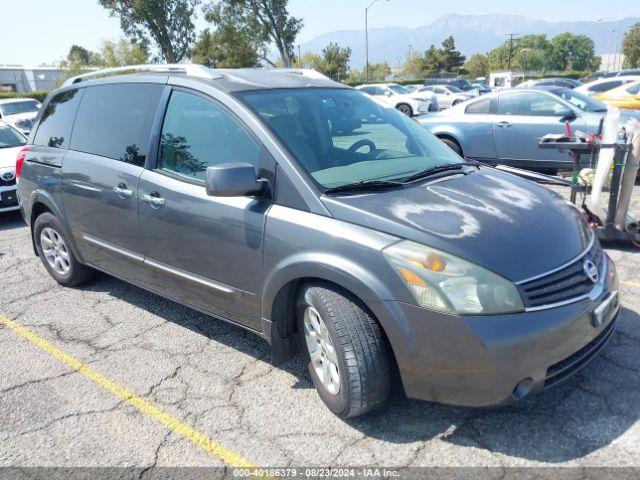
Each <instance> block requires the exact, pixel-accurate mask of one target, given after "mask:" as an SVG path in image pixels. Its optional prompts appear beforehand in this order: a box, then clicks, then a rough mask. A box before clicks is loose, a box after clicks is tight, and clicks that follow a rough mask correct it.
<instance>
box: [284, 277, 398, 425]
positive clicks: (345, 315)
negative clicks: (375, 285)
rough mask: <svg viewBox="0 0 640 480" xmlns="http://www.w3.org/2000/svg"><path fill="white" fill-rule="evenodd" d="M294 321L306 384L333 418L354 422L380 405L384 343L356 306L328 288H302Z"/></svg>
mask: <svg viewBox="0 0 640 480" xmlns="http://www.w3.org/2000/svg"><path fill="white" fill-rule="evenodd" d="M297 321H298V332H299V335H300V341H301V343H302V350H303V352H304V354H305V356H306V359H307V361H308V367H309V373H310V375H311V380H312V381H313V384H314V386H315V387H316V390H317V391H318V394H319V395H320V398H321V399H322V401H323V402H324V403H325V405H327V407H328V408H329V409H330V410H331V411H332V412H333V413H335V414H336V415H338V416H340V417H342V418H348V417H355V416H357V415H362V414H364V413H366V412H369V411H371V410H373V409H374V408H376V407H378V406H380V405H381V404H383V403H384V402H385V401H386V399H387V397H388V396H389V389H390V377H391V373H390V354H389V349H388V346H387V341H386V338H385V337H384V333H383V332H382V329H381V328H380V325H379V324H378V323H377V322H376V320H375V319H373V318H372V317H371V315H369V314H368V313H367V311H366V310H365V308H364V306H363V305H362V304H361V302H359V301H358V300H357V299H355V298H352V297H351V296H349V295H348V294H346V293H344V292H341V291H340V290H338V289H336V288H334V287H333V286H331V285H325V284H318V285H307V286H306V287H305V288H303V289H302V292H301V294H300V296H299V298H298V307H297Z"/></svg>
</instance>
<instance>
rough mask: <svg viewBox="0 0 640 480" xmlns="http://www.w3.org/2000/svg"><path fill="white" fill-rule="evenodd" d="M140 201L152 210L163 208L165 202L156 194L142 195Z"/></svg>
mask: <svg viewBox="0 0 640 480" xmlns="http://www.w3.org/2000/svg"><path fill="white" fill-rule="evenodd" d="M142 200H144V201H145V202H147V203H148V204H149V205H150V206H151V207H152V208H160V207H164V204H165V203H167V201H166V200H165V199H164V198H162V197H161V196H160V194H159V193H158V192H151V193H150V194H148V195H147V194H144V195H142Z"/></svg>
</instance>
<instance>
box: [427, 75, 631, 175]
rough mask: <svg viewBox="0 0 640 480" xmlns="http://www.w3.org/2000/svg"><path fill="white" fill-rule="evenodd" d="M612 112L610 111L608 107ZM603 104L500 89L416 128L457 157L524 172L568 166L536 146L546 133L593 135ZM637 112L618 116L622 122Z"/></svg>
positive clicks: (563, 92) (566, 92)
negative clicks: (577, 132) (434, 137)
mask: <svg viewBox="0 0 640 480" xmlns="http://www.w3.org/2000/svg"><path fill="white" fill-rule="evenodd" d="M609 108H611V107H609ZM606 114H607V106H606V105H605V104H604V103H602V102H599V101H598V100H595V99H593V98H590V97H587V96H586V95H583V94H580V93H578V92H575V91H574V90H571V89H568V88H562V87H546V88H545V87H538V88H535V89H526V88H519V89H513V90H501V91H499V92H494V93H492V94H489V95H484V96H482V97H480V98H478V99H475V100H471V101H469V102H466V103H464V104H460V105H456V106H454V107H453V108H451V109H449V110H446V111H444V112H441V113H438V114H435V115H431V116H428V117H424V118H421V119H420V120H419V122H420V124H421V125H423V126H424V127H426V128H428V129H429V130H430V131H431V132H432V133H434V134H435V135H436V136H437V137H439V138H440V139H441V140H443V141H444V142H445V143H446V144H447V145H449V147H451V148H452V149H453V150H454V151H455V152H456V153H458V154H459V155H461V156H464V157H466V158H469V159H475V160H478V161H482V162H485V163H490V164H496V163H502V164H507V165H512V166H517V167H525V168H536V167H542V168H548V169H558V168H567V167H569V166H570V165H571V162H570V159H569V156H568V155H567V154H566V153H565V152H560V151H556V150H547V149H544V150H543V149H540V148H538V140H539V139H540V138H541V137H543V136H544V135H546V134H549V133H555V134H558V133H564V132H565V131H566V123H567V122H569V125H570V126H571V129H572V130H573V131H577V130H579V131H582V132H585V133H596V132H597V131H598V128H599V124H600V120H601V119H602V117H603V116H605V115H606ZM633 115H637V114H636V113H630V112H622V113H621V120H622V121H626V118H627V117H629V116H633Z"/></svg>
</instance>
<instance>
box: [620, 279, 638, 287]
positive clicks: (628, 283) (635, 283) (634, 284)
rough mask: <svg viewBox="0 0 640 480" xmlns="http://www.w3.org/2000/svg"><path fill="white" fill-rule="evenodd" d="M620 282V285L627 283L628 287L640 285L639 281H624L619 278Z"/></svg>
mask: <svg viewBox="0 0 640 480" xmlns="http://www.w3.org/2000/svg"><path fill="white" fill-rule="evenodd" d="M620 283H621V284H622V285H627V286H628V287H640V282H626V281H624V280H621V281H620Z"/></svg>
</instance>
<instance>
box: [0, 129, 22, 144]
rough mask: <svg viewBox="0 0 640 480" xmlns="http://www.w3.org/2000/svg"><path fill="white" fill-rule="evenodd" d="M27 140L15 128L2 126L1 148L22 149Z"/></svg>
mask: <svg viewBox="0 0 640 480" xmlns="http://www.w3.org/2000/svg"><path fill="white" fill-rule="evenodd" d="M25 143H27V139H26V138H25V137H24V135H22V134H21V133H20V132H18V131H17V130H16V129H14V128H13V127H10V126H9V125H0V148H11V147H20V146H22V145H24V144H25Z"/></svg>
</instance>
